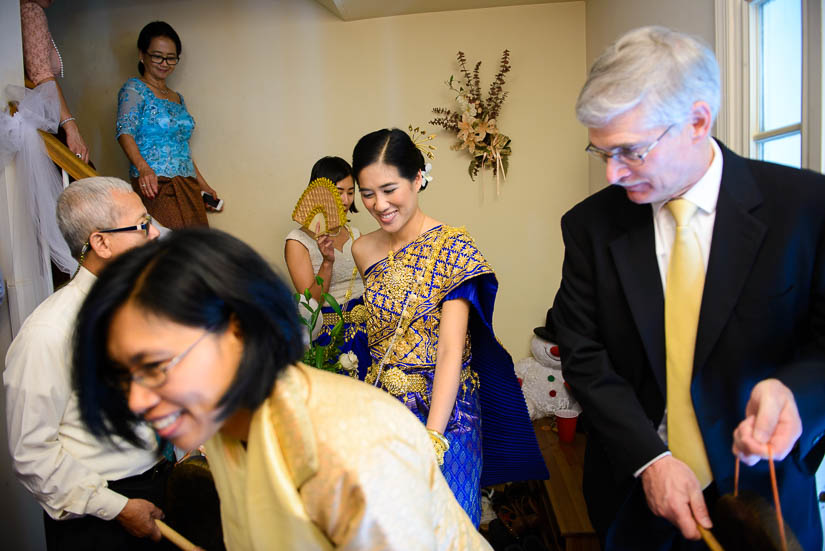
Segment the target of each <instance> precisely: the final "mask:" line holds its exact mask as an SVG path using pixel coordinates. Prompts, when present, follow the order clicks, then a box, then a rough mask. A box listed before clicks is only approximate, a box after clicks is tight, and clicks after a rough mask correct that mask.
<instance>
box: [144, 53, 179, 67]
mask: <svg viewBox="0 0 825 551" xmlns="http://www.w3.org/2000/svg"><path fill="white" fill-rule="evenodd" d="M149 59H151V60H152V63H154V64H155V65H163V62H164V61H165V62H166V64H167V65H169V66H174V65H177V64H178V61H180V57H178V56H176V55H169V56H162V55H159V54H149Z"/></svg>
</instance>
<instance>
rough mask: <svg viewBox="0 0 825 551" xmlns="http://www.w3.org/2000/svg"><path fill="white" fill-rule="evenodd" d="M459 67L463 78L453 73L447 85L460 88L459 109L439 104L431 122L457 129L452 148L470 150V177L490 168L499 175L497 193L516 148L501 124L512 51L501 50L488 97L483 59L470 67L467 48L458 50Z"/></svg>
mask: <svg viewBox="0 0 825 551" xmlns="http://www.w3.org/2000/svg"><path fill="white" fill-rule="evenodd" d="M456 57H457V59H458V67H459V70H460V71H461V78H460V79H456V78H455V77H453V76H450V80H448V81H447V83H446V84H447V86H448V87H449V88H450V90H453V91H454V92H456V94H457V95H456V103H457V104H458V109H456V110H452V109H448V108H446V107H435V108H433V113H435V114H436V115H437V116H436V118H434V119H433V120H431V121H430V124H432V125H435V126H440V127H442V128H444V129H445V130H449V131H450V132H454V133H455V134H456V137H457V138H458V142H457V143H455V144H454V145H453V146H451V147H452V149H454V150H457V151H460V150H462V149H466V150H467V152H468V153H469V154H470V165H469V167H468V168H467V172H468V173H469V174H470V179H472V180H475V177H476V176H478V173H479V171H480V170H482V169H484V168H490V169H492V171H493V175H495V177H496V194H497V195H498V193H499V192H500V181H499V178H500V177H503V178H504V180H505V181H506V180H507V170H508V168H509V166H510V161H509V159H510V155H511V154H512V149H511V146H510V138H509V137H508V136H507V135H506V134H503V133H502V132H501V131H500V130H499V128H498V125H497V122H496V121H497V119H498V116H499V112H500V111H501V106H502V104H504V100H505V99H506V98H507V95H508V92H505V91H504V84H505V80H504V75H506V74H507V73H509V72H510V51H509V50H504V52H502V54H501V61H500V62H499V68H498V73H496V76H495V78H494V79H493V82H492V83H491V84H490V89H489V91H488V92H487V99H483V98H482V96H481V78H480V77H479V69H480V68H481V61H479V62H477V63H476V64H475V66H474V67H473V70H472V71H470V70H469V69H467V58H466V56H465V55H464V52H458V55H457V56H456Z"/></svg>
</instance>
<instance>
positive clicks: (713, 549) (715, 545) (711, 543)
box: [696, 522, 725, 551]
mask: <svg viewBox="0 0 825 551" xmlns="http://www.w3.org/2000/svg"><path fill="white" fill-rule="evenodd" d="M696 528H698V529H699V534H701V535H702V541H704V542H705V545H707V546H708V548H709V549H710V551H725V549H724V548H723V547H722V546H721V545H720V544H719V542H718V541H717V540H716V537H714V535H713V533H712V532H711V531H710V530H708V529H707V528H705V527H704V526H702V525H701V524H699V523H698V522H697V523H696Z"/></svg>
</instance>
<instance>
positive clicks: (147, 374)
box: [131, 329, 211, 388]
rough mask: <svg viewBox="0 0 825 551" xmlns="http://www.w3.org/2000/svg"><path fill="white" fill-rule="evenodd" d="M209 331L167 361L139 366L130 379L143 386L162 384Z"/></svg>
mask: <svg viewBox="0 0 825 551" xmlns="http://www.w3.org/2000/svg"><path fill="white" fill-rule="evenodd" d="M209 334H211V331H210V330H209V329H207V330H206V331H204V332H203V334H202V335H201V336H200V337H198V338H197V340H195V342H193V343H192V344H190V345H189V346H187V347H186V350H184V351H183V352H181V353H180V354H178V355H177V356H175V357H174V358H172V359H171V360H168V361H162V362H153V363H148V364H145V365H142V366H140V367H139V368H137V369H136V370H135V371H133V372H132V373H131V380H132V381H133V382H135V383H137V384H139V385H140V386H142V387H145V388H158V387H160V386H163V383H165V382H166V378H167V377H168V376H169V371H170V370H171V369H172V368H173V367H175V366H176V365H178V364H179V363H180V362H182V361H183V359H184V358H185V357H186V355H187V354H189V353H190V352H191V351H192V350H193V349H194V348H195V347H196V346H197V345H198V343H200V342H201V341H202V340H203V339H204V338H206V336H207V335H209Z"/></svg>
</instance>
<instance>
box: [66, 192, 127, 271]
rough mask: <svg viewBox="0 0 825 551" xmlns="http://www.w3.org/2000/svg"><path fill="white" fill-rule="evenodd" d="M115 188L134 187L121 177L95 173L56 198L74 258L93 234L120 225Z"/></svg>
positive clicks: (67, 241)
mask: <svg viewBox="0 0 825 551" xmlns="http://www.w3.org/2000/svg"><path fill="white" fill-rule="evenodd" d="M113 191H124V192H131V191H132V186H130V185H129V184H127V183H126V182H124V181H123V180H121V179H120V178H111V177H108V176H95V177H93V178H83V179H82V180H77V181H76V182H73V183H72V184H70V185H69V187H67V188H66V189H64V190H63V193H61V194H60V197H58V198H57V225H58V226H60V232H61V233H62V234H63V238H64V239H65V240H66V243H67V244H68V245H69V251H71V253H72V256H74V257H75V258H78V257H79V256H80V252H81V250H82V249H83V245H85V244H86V241H87V240H88V239H89V236H90V235H92V233H94V232H96V231H98V230H101V229H104V228H112V227H114V226H116V225H117V222H118V219H119V218H120V215H121V210H120V207H119V205H118V204H117V202H115V200H114V197H113V196H112V192H113Z"/></svg>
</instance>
